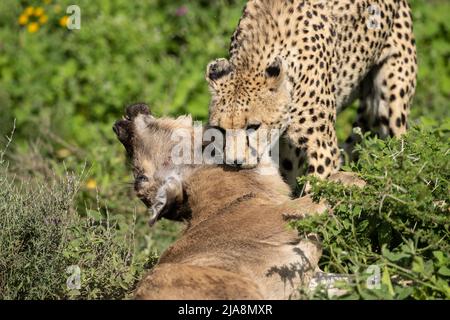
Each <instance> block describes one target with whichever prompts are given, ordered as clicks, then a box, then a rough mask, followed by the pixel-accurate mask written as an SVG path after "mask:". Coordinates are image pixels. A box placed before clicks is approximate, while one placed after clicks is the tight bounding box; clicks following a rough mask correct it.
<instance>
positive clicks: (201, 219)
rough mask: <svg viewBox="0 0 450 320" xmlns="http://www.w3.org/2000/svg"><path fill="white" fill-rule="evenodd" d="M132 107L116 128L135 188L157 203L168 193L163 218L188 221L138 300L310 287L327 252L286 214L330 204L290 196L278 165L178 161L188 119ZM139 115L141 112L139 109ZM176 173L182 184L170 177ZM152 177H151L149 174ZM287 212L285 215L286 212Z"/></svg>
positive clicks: (283, 295) (280, 295) (262, 294)
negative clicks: (176, 138)
mask: <svg viewBox="0 0 450 320" xmlns="http://www.w3.org/2000/svg"><path fill="white" fill-rule="evenodd" d="M137 108H140V107H136V106H132V107H129V108H128V111H127V114H128V118H127V119H125V120H122V121H119V122H117V123H116V125H115V127H114V130H115V131H116V134H117V135H118V137H119V139H120V140H121V141H122V143H123V144H124V145H125V147H126V148H127V151H128V153H129V154H130V155H131V156H132V160H133V166H134V172H135V177H136V179H137V180H136V181H137V182H136V184H135V189H136V191H137V194H138V196H139V197H140V198H141V199H142V200H143V201H144V203H145V204H146V205H147V206H149V207H151V206H154V204H155V203H157V202H158V201H160V200H157V199H158V196H157V195H158V192H159V191H160V190H165V192H166V198H167V201H166V202H165V205H164V207H158V210H160V216H158V218H161V217H162V216H163V217H165V218H171V219H177V220H185V221H186V222H187V227H186V230H185V231H184V233H183V235H182V236H181V238H180V239H178V240H177V241H176V242H175V243H174V244H173V245H172V246H171V247H169V249H167V251H166V252H164V254H163V255H162V256H161V258H160V260H159V262H158V264H157V265H156V267H155V268H153V269H152V270H151V271H150V272H149V273H148V274H147V275H146V276H145V277H144V278H143V279H142V281H141V282H140V283H139V285H138V287H137V289H136V292H135V297H136V298H137V299H287V298H291V297H295V296H296V294H297V289H298V288H299V287H300V286H305V285H308V283H309V280H310V279H311V278H312V277H313V275H314V273H315V271H316V269H317V263H318V260H319V258H320V255H321V248H320V245H319V243H318V241H317V239H316V238H315V236H313V235H310V237H309V238H305V239H300V238H299V237H298V233H297V231H295V230H292V229H289V228H288V227H287V225H286V218H291V217H297V218H298V217H303V216H304V215H306V214H315V213H318V212H323V211H324V210H325V209H326V206H325V205H324V204H323V203H320V204H317V203H313V202H312V201H311V200H310V199H309V198H306V197H305V198H301V199H296V200H290V198H289V192H290V190H289V187H288V186H287V185H286V184H285V183H284V182H283V181H282V179H281V177H280V176H279V174H278V173H277V171H276V170H275V169H274V170H273V171H274V174H273V175H261V174H260V173H259V171H258V170H259V169H258V168H257V169H252V170H234V169H230V168H227V167H224V166H216V165H209V166H207V165H198V166H192V165H189V164H185V165H177V166H176V165H174V164H173V163H172V162H171V161H170V150H171V148H172V147H173V145H174V142H172V141H171V140H170V134H171V132H172V131H173V130H174V129H176V128H186V129H188V130H189V129H192V123H191V121H190V119H189V118H186V117H182V118H178V119H177V120H173V119H155V118H153V117H152V116H150V115H149V114H148V113H146V112H143V110H142V109H140V110H139V112H140V113H139V112H135V111H136V109H137ZM136 113H137V114H136ZM173 172H176V174H177V175H178V178H179V180H177V181H180V184H181V185H180V186H179V188H178V187H176V186H174V185H175V184H176V183H173V181H172V182H170V186H169V187H168V186H167V184H168V182H167V180H164V177H165V176H167V174H169V173H170V174H173ZM142 176H145V179H143V178H142ZM283 215H285V216H283Z"/></svg>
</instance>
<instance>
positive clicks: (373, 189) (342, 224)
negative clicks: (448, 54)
mask: <svg viewBox="0 0 450 320" xmlns="http://www.w3.org/2000/svg"><path fill="white" fill-rule="evenodd" d="M449 132H450V122H448V121H447V122H446V123H444V124H442V125H440V126H434V127H433V126H431V127H430V126H428V127H424V126H422V127H416V128H413V129H411V130H410V132H409V133H408V134H407V135H405V136H404V137H403V138H402V139H399V140H397V139H391V140H388V141H382V140H379V139H376V138H368V137H366V139H365V140H363V143H362V145H361V146H360V148H359V152H360V159H359V161H358V162H357V163H353V164H351V165H350V167H347V168H346V169H347V170H351V171H353V172H356V173H358V174H359V175H360V177H361V178H362V179H364V180H365V181H366V182H367V185H366V186H365V187H363V188H362V189H359V188H357V187H353V188H347V187H344V186H342V185H340V184H336V183H328V182H319V181H317V180H314V179H311V178H308V179H309V180H311V181H312V182H313V193H314V197H315V198H316V199H318V198H319V197H323V198H325V199H327V200H328V201H329V202H330V204H331V206H332V208H333V210H332V211H330V212H328V214H324V215H321V216H318V217H317V218H314V219H307V220H305V221H299V222H296V223H294V225H295V226H296V227H297V228H298V229H299V230H301V232H317V233H319V235H320V236H321V238H322V239H323V248H324V255H323V257H322V260H321V263H320V264H321V267H322V268H324V270H325V271H327V272H334V273H344V274H354V275H355V282H354V283H353V285H351V287H350V291H349V293H348V294H347V295H345V296H344V298H363V299H406V298H412V299H449V298H450V287H449V284H448V283H449V280H450V237H449V236H450V230H449V227H450V220H449V213H450V207H449V180H450V162H449V161H448V159H449V152H450V149H449V142H450V136H449ZM301 180H302V181H305V180H307V179H306V178H302V179H301ZM373 265H375V266H377V267H378V268H379V269H380V271H381V288H380V290H371V288H368V287H367V286H366V285H365V284H364V283H365V281H366V280H367V279H368V277H369V276H370V275H371V272H369V273H368V274H367V273H366V270H369V271H370V270H371V269H370V266H373ZM372 270H373V269H372ZM319 297H320V295H319Z"/></svg>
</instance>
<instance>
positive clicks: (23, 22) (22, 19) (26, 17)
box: [19, 14, 28, 26]
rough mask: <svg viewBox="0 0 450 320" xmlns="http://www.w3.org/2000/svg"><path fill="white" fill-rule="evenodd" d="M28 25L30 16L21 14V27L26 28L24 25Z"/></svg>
mask: <svg viewBox="0 0 450 320" xmlns="http://www.w3.org/2000/svg"><path fill="white" fill-rule="evenodd" d="M27 23H28V16H27V15H25V14H21V15H20V17H19V24H20V25H21V26H24V25H26V24H27Z"/></svg>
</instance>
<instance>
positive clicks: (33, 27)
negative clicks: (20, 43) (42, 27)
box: [27, 22, 39, 33]
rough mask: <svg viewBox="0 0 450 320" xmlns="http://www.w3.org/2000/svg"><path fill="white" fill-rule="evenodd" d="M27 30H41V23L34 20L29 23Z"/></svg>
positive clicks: (33, 31)
mask: <svg viewBox="0 0 450 320" xmlns="http://www.w3.org/2000/svg"><path fill="white" fill-rule="evenodd" d="M27 30H28V32H29V33H35V32H37V31H38V30H39V24H38V23H37V22H32V23H30V24H29V25H28V27H27Z"/></svg>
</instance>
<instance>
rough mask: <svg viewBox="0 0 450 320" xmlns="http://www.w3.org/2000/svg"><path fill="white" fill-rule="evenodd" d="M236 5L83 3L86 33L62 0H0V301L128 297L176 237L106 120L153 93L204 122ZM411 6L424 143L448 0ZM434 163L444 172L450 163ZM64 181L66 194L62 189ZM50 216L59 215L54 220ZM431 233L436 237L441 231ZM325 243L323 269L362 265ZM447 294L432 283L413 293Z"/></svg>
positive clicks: (439, 90)
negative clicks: (142, 191) (39, 16)
mask: <svg viewBox="0 0 450 320" xmlns="http://www.w3.org/2000/svg"><path fill="white" fill-rule="evenodd" d="M244 3H245V1H244V0H219V1H206V0H198V1H179V0H174V1H163V0H149V1H142V2H139V3H133V5H131V4H130V2H129V1H126V0H99V1H94V2H93V1H87V0H79V1H77V3H76V4H77V5H79V6H80V8H81V30H74V31H68V30H66V29H64V28H62V27H61V26H60V25H59V24H58V22H59V19H60V18H61V17H62V16H64V11H65V10H64V8H65V7H66V6H67V5H68V4H72V2H70V1H66V0H60V1H57V0H52V1H49V3H48V4H46V1H41V0H36V1H32V0H30V1H26V0H21V1H17V0H3V1H0V112H1V117H0V146H4V145H5V143H6V140H4V141H2V140H1V137H4V136H6V135H9V134H10V132H11V130H12V127H13V124H14V119H15V120H16V122H15V124H16V130H15V134H14V139H13V142H12V143H11V145H10V146H9V149H8V151H7V152H6V154H5V155H4V156H3V157H2V158H3V160H2V164H1V172H0V184H1V191H0V195H1V197H0V211H1V216H0V221H1V225H0V227H1V230H2V233H1V234H0V248H1V250H0V267H1V268H0V298H8V299H12V298H54V299H62V298H68V297H71V298H105V297H114V298H124V297H127V296H128V294H129V292H130V291H131V290H132V288H133V286H134V283H135V280H136V279H138V278H139V277H140V276H141V275H142V273H143V272H144V266H145V265H146V264H151V263H153V261H154V253H155V252H157V253H160V252H161V251H162V250H164V248H166V247H167V246H168V245H169V244H170V243H171V242H172V241H173V240H174V239H175V238H176V236H177V235H178V234H179V232H180V230H181V226H180V225H178V224H175V223H171V222H168V221H163V222H161V223H158V224H157V225H156V227H154V228H153V229H150V228H149V227H148V226H147V223H146V221H147V219H148V216H147V212H146V210H145V208H144V206H143V205H142V204H141V203H140V202H139V201H138V200H136V199H135V197H134V195H133V191H132V187H131V185H130V182H131V181H132V176H131V170H130V169H129V167H128V166H127V164H126V158H125V154H124V151H123V148H122V146H121V145H120V143H118V142H117V141H116V139H115V136H114V134H113V133H112V130H111V126H112V123H113V121H114V120H115V119H117V118H119V117H120V116H121V115H122V112H123V109H124V107H125V106H126V105H127V104H129V103H132V102H137V101H145V102H147V103H149V104H150V105H151V107H152V110H153V112H154V113H155V114H157V115H162V114H169V115H177V114H181V113H192V114H193V116H194V118H195V119H198V120H205V119H206V116H207V105H208V101H209V93H208V89H207V85H206V81H205V80H204V71H205V67H206V64H207V63H208V62H209V61H210V60H212V59H215V58H217V57H222V56H226V55H227V49H228V45H229V39H230V37H231V34H232V32H233V30H234V28H235V27H236V25H237V23H238V20H239V17H240V15H241V12H242V7H243V5H244ZM410 3H411V5H412V7H413V16H414V21H415V24H414V27H415V33H416V38H417V46H418V54H419V78H418V88H417V94H416V96H415V100H414V105H413V108H412V114H411V123H412V124H415V123H421V126H422V127H423V129H422V130H421V131H417V134H416V135H413V134H412V135H411V137H410V138H409V139H410V140H408V141H409V143H410V144H412V145H415V144H417V148H420V147H421V146H422V145H421V140H422V139H424V137H423V136H422V135H425V132H426V131H427V130H432V129H431V128H433V127H434V128H436V127H438V126H439V125H442V124H443V123H444V122H445V119H448V118H449V110H450V108H449V101H450V91H449V90H450V66H449V60H450V59H449V58H450V46H449V43H450V26H449V24H448V21H449V20H450V8H449V4H448V2H447V1H445V0H435V1H425V0H413V1H410ZM27 6H34V7H37V6H41V7H42V8H43V9H44V13H45V14H46V15H47V16H48V21H47V22H46V23H45V24H44V25H43V26H42V27H41V28H40V29H39V30H38V31H37V32H35V33H30V32H28V31H27V26H21V25H20V24H19V22H18V19H19V17H20V15H21V14H22V13H23V12H24V10H25V8H26V7H27ZM182 7H185V8H187V11H186V10H184V9H183V10H180V8H182ZM33 19H34V18H33ZM354 110H355V108H354V107H353V108H349V109H347V110H346V111H344V113H343V114H341V115H340V116H339V117H338V137H339V138H340V139H341V140H343V139H345V138H346V136H347V134H348V133H349V131H350V130H351V122H352V119H353V117H354V113H355V111H354ZM433 130H437V129H433ZM439 132H441V133H442V132H443V130H440V131H439ZM414 139H416V140H414ZM442 141H444V143H448V141H447V142H445V140H441V142H439V143H443V142H442ZM377 143H378V142H377ZM395 143H396V142H395V141H392V142H388V143H387V145H390V144H395ZM436 143H438V142H436ZM365 148H368V149H369V150H372V151H371V152H373V153H374V154H376V155H379V158H380V159H381V158H383V157H384V155H385V153H386V150H385V149H383V150H379V149H377V147H375V146H374V145H372V144H370V143H368V145H366V146H365ZM0 149H1V147H0ZM421 150H422V149H421ZM435 157H436V155H435V154H434V153H427V156H426V158H421V160H420V161H422V162H420V163H422V164H424V163H427V164H429V163H435V162H436V160H435ZM379 158H374V159H373V163H371V164H370V165H374V166H375V167H374V169H373V170H376V166H377V165H380V166H384V165H386V163H385V162H383V161H381V160H380V161H381V162H377V161H378V160H379ZM441 160H442V159H441ZM370 165H369V164H365V163H360V164H357V166H361V167H355V168H352V169H354V170H360V172H361V173H362V175H363V178H365V179H366V180H368V181H372V180H371V178H370V177H369V176H365V175H367V174H368V172H369V171H368V170H369V169H370V168H371V167H370ZM360 168H366V169H364V170H363V169H360ZM405 170H409V169H405ZM437 174H439V175H440V176H442V177H444V175H445V172H442V171H440V173H437ZM392 175H396V176H399V177H401V176H402V175H404V173H403V172H402V171H401V170H397V171H395V170H393V171H389V172H388V178H389V177H391V176H392ZM69 177H75V178H70V179H69ZM396 178H397V177H396ZM406 182H407V183H411V184H412V185H411V186H409V185H408V186H404V187H405V188H406V187H408V188H409V187H411V188H412V187H413V186H416V185H415V184H414V183H413V181H410V180H405V183H406ZM386 183H387V182H386ZM377 186H378V187H380V188H381V186H380V185H377ZM68 188H69V189H70V188H72V189H70V190H71V192H65V191H67V190H69V189H68ZM326 190H328V189H326ZM370 190H371V191H370V192H373V193H369V194H365V195H361V197H362V199H364V201H367V203H375V202H376V201H379V198H377V197H376V192H375V191H376V190H372V189H370ZM48 195H52V196H48ZM432 196H434V195H432ZM426 199H429V198H426ZM31 200H33V201H31ZM369 200H370V201H369ZM441 200H442V199H441ZM421 201H422V200H421ZM423 205H429V203H427V202H423ZM393 208H394V209H393V210H394V211H393V212H392V215H393V216H394V217H395V216H397V215H398V216H399V217H404V216H403V213H402V212H397V211H395V210H400V209H402V210H403V208H402V207H393ZM408 208H409V207H408ZM429 214H430V213H429V212H428V213H426V214H425V215H429ZM342 215H343V216H344V215H345V212H342ZM53 218H55V219H56V218H57V219H59V220H57V221H61V223H58V224H51V223H48V221H52V219H53ZM108 221H109V223H108ZM108 226H109V227H108ZM3 230H5V232H3ZM430 232H431V231H430ZM432 233H433V234H434V233H436V234H438V233H437V231H436V229H432ZM24 239H25V240H24ZM367 241H369V240H367ZM370 241H374V240H373V239H370ZM23 243H30V244H33V243H35V244H39V246H36V245H25V247H23V246H21V244H23ZM349 243H352V242H349ZM371 243H372V242H371ZM373 243H375V242H373ZM336 245H338V244H336ZM352 245H353V244H352ZM332 248H334V247H333V246H330V250H332ZM356 248H357V246H356V244H355V252H356ZM378 249H379V248H378ZM378 249H377V250H378ZM391 249H392V250H394V252H395V250H400V249H395V248H390V249H389V250H391ZM374 250H375V249H374ZM55 252H57V254H54V253H55ZM374 252H375V253H376V254H380V251H379V250H378V251H376V250H375V251H374ZM363 253H364V254H367V251H364V252H363ZM327 254H328V253H326V255H325V256H324V259H323V260H322V267H324V268H330V270H335V271H345V270H347V271H351V270H350V269H351V268H353V267H355V268H356V267H358V266H359V267H361V268H364V267H365V266H366V265H367V263H366V262H365V261H363V257H365V255H364V254H363V255H362V256H361V259H359V260H355V261H354V263H353V264H351V263H349V262H348V261H346V260H345V259H344V260H333V259H334V258H332V257H328V256H327ZM438 255H439V254H438ZM13 257H14V259H13ZM339 259H340V258H339ZM424 259H425V258H424ZM427 259H430V258H429V257H427V258H426V259H425V260H424V261H428V260H427ZM436 259H437V258H436ZM376 261H378V260H376ZM424 263H425V262H424ZM433 263H435V262H433ZM73 264H78V265H81V266H80V268H81V271H82V273H81V280H82V286H81V289H80V290H79V292H77V291H75V292H71V291H70V290H67V287H66V284H65V283H66V279H67V277H68V276H69V275H68V274H67V273H66V269H67V267H68V266H70V265H73ZM338 266H339V267H338ZM406 267H407V268H412V267H411V265H407V266H406ZM406 267H405V268H406ZM346 268H347V269H346ZM389 268H390V267H389ZM436 268H437V265H436ZM439 268H440V267H439ZM12 270H17V271H12ZM352 270H353V269H352ZM394 271H395V270H393V269H389V272H394ZM422 280H423V279H422ZM423 281H425V282H427V281H432V280H429V279H428V280H423ZM430 283H431V282H430ZM25 288H27V290H25ZM30 288H32V290H30ZM358 294H359V295H358V297H363V296H362V293H358ZM442 296H443V295H442V292H441V293H439V294H438V293H437V291H431V292H428V291H427V292H424V293H423V294H418V293H416V292H415V293H414V294H410V295H408V296H407V297H408V298H411V297H412V298H433V297H442ZM393 297H394V298H402V296H398V295H397V296H395V295H394V296H393Z"/></svg>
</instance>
